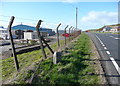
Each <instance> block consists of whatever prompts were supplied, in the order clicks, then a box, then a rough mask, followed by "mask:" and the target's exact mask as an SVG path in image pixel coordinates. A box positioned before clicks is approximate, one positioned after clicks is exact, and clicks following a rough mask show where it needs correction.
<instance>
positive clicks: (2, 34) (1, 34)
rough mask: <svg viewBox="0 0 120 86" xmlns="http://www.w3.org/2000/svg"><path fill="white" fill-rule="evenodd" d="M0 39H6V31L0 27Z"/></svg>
mask: <svg viewBox="0 0 120 86" xmlns="http://www.w3.org/2000/svg"><path fill="white" fill-rule="evenodd" d="M0 38H2V39H8V31H7V29H6V28H4V27H0Z"/></svg>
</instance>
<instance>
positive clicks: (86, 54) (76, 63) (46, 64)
mask: <svg viewBox="0 0 120 86" xmlns="http://www.w3.org/2000/svg"><path fill="white" fill-rule="evenodd" d="M60 43H61V46H62V48H61V52H62V57H61V60H60V62H59V63H58V64H53V62H52V57H49V58H48V59H45V60H43V59H42V60H41V57H42V55H41V50H39V51H38V50H37V51H33V52H30V53H25V54H21V55H18V59H19V62H20V66H21V67H20V71H19V72H18V73H17V71H15V67H14V66H13V63H14V62H13V58H12V57H11V58H7V59H5V60H3V62H2V76H3V84H28V83H29V84H82V85H84V84H87V85H100V84H106V81H105V79H104V76H103V75H104V73H103V71H102V69H101V66H100V63H99V60H96V59H98V55H97V54H95V53H96V52H97V51H96V48H95V47H94V45H93V43H92V41H91V40H90V38H89V37H88V36H87V35H86V34H84V33H82V34H81V35H80V36H79V37H78V38H77V39H76V40H74V41H73V42H71V43H70V44H69V45H68V47H66V48H65V47H64V48H63V46H64V40H63V41H61V42H60ZM67 43H68V42H67ZM51 47H52V48H53V49H54V50H55V51H56V50H58V48H57V43H55V44H54V45H52V46H51ZM91 49H92V50H91ZM59 50H60V49H59ZM46 53H47V55H48V56H51V55H50V52H49V51H48V49H47V48H46ZM6 70H7V71H6ZM13 70H14V71H13Z"/></svg>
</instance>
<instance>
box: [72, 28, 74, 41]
mask: <svg viewBox="0 0 120 86" xmlns="http://www.w3.org/2000/svg"><path fill="white" fill-rule="evenodd" d="M73 31H74V27H73V28H72V40H73V36H74V34H73Z"/></svg>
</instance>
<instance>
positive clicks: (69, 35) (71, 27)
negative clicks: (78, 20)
mask: <svg viewBox="0 0 120 86" xmlns="http://www.w3.org/2000/svg"><path fill="white" fill-rule="evenodd" d="M71 28H72V26H71V27H70V28H69V42H70V29H71Z"/></svg>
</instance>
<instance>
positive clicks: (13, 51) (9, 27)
mask: <svg viewBox="0 0 120 86" xmlns="http://www.w3.org/2000/svg"><path fill="white" fill-rule="evenodd" d="M14 19H15V17H14V16H12V17H11V19H10V22H9V25H8V30H9V37H10V41H11V46H12V53H13V57H14V63H15V66H16V70H17V71H19V63H18V60H17V55H16V52H15V46H14V42H13V38H12V32H11V26H12V24H13V21H14Z"/></svg>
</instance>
